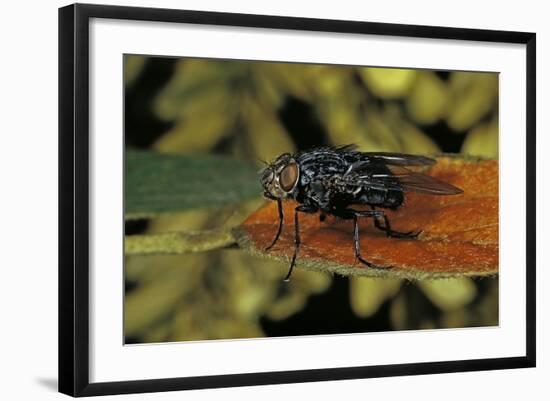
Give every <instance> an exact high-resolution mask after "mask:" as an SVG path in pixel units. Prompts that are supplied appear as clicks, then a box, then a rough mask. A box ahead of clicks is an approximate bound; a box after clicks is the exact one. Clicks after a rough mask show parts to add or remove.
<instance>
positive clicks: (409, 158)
mask: <svg viewBox="0 0 550 401" xmlns="http://www.w3.org/2000/svg"><path fill="white" fill-rule="evenodd" d="M362 156H363V157H362V158H361V159H362V160H365V161H367V160H369V161H372V162H379V163H384V164H387V165H389V166H431V165H433V164H435V163H436V161H435V160H434V159H431V158H429V157H426V156H418V155H407V154H404V153H388V152H374V153H369V152H364V153H362Z"/></svg>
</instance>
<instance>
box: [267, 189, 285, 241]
mask: <svg viewBox="0 0 550 401" xmlns="http://www.w3.org/2000/svg"><path fill="white" fill-rule="evenodd" d="M277 207H278V209H279V228H278V229H277V234H276V235H275V238H274V239H273V242H272V243H271V245H269V246H268V247H267V248H265V250H266V251H269V250H270V249H271V248H273V245H275V243H276V242H277V241H278V240H279V237H280V236H281V232H282V231H283V221H284V218H285V216H284V213H283V202H282V201H281V200H280V199H277Z"/></svg>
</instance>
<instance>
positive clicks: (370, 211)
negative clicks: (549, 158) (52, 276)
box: [59, 4, 535, 396]
mask: <svg viewBox="0 0 550 401" xmlns="http://www.w3.org/2000/svg"><path fill="white" fill-rule="evenodd" d="M59 84H60V92H59V97H60V107H59V110H60V119H59V124H60V126H59V141H60V145H59V149H60V157H59V162H60V166H59V177H60V181H59V183H60V201H59V202H60V203H59V212H60V221H59V232H60V238H59V258H60V260H59V389H60V391H61V392H63V393H66V394H70V395H73V396H91V395H102V394H117V393H133V392H151V391H168V390H184V389H199V388H213V387H228V386H248V385H261V384H277V383H292V382H308V381H321V380H342V379H354V378H371V377H383V376H398V375H418V374H428V373H440V372H460V371H475V370H489V369H510V368H526V367H532V366H535V34H534V33H524V32H507V31H488V30H473V29H463V28H446V27H433V26H414V25H397V24H391V23H369V22H359V21H337V20H320V19H308V18H295V17H279V16H277V17H276V16H265V15H243V14H231V13H215V12H202V11H183V10H168V9H149V8H135V7H118V6H117V7H115V6H99V5H85V4H78V5H71V6H67V7H64V8H61V9H60V10H59Z"/></svg>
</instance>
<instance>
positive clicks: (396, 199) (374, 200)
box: [357, 188, 404, 209]
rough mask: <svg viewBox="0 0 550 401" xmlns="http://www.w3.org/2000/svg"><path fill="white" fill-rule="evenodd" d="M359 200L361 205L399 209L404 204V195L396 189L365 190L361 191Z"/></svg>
mask: <svg viewBox="0 0 550 401" xmlns="http://www.w3.org/2000/svg"><path fill="white" fill-rule="evenodd" d="M357 200H358V203H360V204H365V205H370V206H377V207H383V208H388V209H397V208H398V207H399V206H401V205H402V204H403V200H404V195H403V192H402V191H399V190H394V189H390V190H382V189H373V188H365V189H363V190H362V191H361V193H360V194H359V197H358V199H357Z"/></svg>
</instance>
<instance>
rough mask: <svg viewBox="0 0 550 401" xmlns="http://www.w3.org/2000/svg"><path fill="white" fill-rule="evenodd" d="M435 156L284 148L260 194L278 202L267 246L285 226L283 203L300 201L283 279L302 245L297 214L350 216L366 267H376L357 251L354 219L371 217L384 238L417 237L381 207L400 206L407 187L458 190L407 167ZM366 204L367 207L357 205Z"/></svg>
mask: <svg viewBox="0 0 550 401" xmlns="http://www.w3.org/2000/svg"><path fill="white" fill-rule="evenodd" d="M435 163H436V161H435V160H434V159H431V158H429V157H425V156H417V155H408V154H401V153H382V152H379V153H369V152H359V151H357V150H356V147H355V146H354V145H346V146H340V147H321V148H317V149H312V150H310V151H306V152H299V153H296V154H289V153H285V154H282V155H280V156H279V157H278V158H277V159H276V160H275V161H273V162H272V163H270V164H268V166H267V167H266V168H264V169H263V170H262V171H261V172H260V174H261V183H262V186H263V188H264V196H265V197H266V198H267V199H270V200H275V201H277V205H278V211H279V226H278V229H277V233H276V234H275V238H274V239H273V242H272V243H271V245H269V246H268V247H267V248H266V250H269V249H271V248H272V247H273V246H274V245H275V244H276V243H277V240H278V239H279V236H280V235H281V232H282V230H283V221H284V212H283V205H282V202H283V201H284V200H286V199H293V200H295V201H296V202H298V203H299V205H298V206H297V207H296V208H295V209H294V228H295V234H294V255H293V256H292V260H291V262H290V267H289V270H288V273H287V275H286V277H285V281H289V279H290V276H291V274H292V270H293V268H294V265H295V264H296V257H297V256H298V252H299V250H300V244H301V240H300V225H299V218H298V216H299V213H318V212H319V213H320V219H321V221H322V220H324V219H325V218H326V216H335V217H337V218H341V219H345V220H353V240H354V250H355V257H356V259H357V260H359V261H360V262H361V263H363V264H364V265H366V266H368V267H370V268H379V269H380V268H389V267H391V266H377V265H375V264H373V263H371V262H369V261H368V260H366V259H364V258H363V257H362V255H361V249H360V247H359V225H358V220H359V218H362V217H368V218H372V219H373V222H374V226H375V227H376V228H378V229H379V230H382V231H384V232H385V233H386V235H387V236H388V237H395V238H409V239H411V238H416V237H417V236H418V235H419V234H420V232H421V231H414V232H413V231H410V232H400V231H395V230H393V229H392V228H391V224H390V221H389V219H388V217H387V215H386V214H385V212H384V210H380V209H389V210H396V209H398V208H399V207H401V206H402V205H403V202H404V199H405V195H404V194H405V192H419V193H423V194H428V195H456V194H460V193H462V190H461V189H460V188H457V187H455V186H453V185H450V184H448V183H445V182H443V181H440V180H438V179H436V178H433V177H430V176H428V175H425V174H422V173H420V172H416V171H413V170H410V169H408V168H407V167H411V166H413V167H414V166H430V165H433V164H435ZM363 205H364V206H367V207H369V208H370V210H359V209H356V207H358V206H363Z"/></svg>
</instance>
